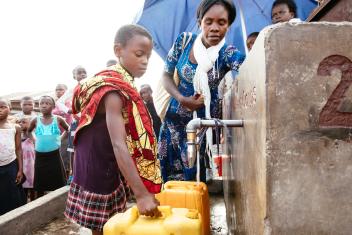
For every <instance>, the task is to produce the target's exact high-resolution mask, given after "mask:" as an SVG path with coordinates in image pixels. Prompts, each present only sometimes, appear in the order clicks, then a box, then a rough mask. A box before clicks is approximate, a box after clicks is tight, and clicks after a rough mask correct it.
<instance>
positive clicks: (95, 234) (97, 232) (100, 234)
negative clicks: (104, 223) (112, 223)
mask: <svg viewBox="0 0 352 235" xmlns="http://www.w3.org/2000/svg"><path fill="white" fill-rule="evenodd" d="M92 235H103V232H100V231H97V230H92Z"/></svg>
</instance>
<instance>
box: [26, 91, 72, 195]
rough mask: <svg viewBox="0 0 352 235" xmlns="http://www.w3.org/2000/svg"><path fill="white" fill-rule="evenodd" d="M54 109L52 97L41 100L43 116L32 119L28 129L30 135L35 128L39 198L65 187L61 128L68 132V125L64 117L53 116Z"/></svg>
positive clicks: (35, 180) (35, 175)
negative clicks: (48, 192) (61, 154)
mask: <svg viewBox="0 0 352 235" xmlns="http://www.w3.org/2000/svg"><path fill="white" fill-rule="evenodd" d="M54 107H55V101H54V99H53V98H52V97H50V96H42V97H41V98H40V99H39V109H40V112H41V115H39V116H38V117H37V118H34V119H32V121H31V122H30V125H29V128H28V133H30V134H31V132H32V131H33V130H34V128H35V136H36V141H35V163H34V189H35V190H36V191H37V192H38V196H42V195H43V194H44V191H53V190H55V189H58V188H60V187H62V186H64V185H65V173H64V169H63V163H62V160H61V156H60V146H61V131H60V128H59V127H60V126H61V127H62V128H63V129H64V130H65V131H67V130H68V124H67V123H66V121H65V120H64V119H63V118H62V117H60V116H55V115H53V114H52V111H53V109H54ZM30 136H31V135H30Z"/></svg>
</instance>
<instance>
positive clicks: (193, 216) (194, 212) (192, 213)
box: [186, 209, 199, 219]
mask: <svg viewBox="0 0 352 235" xmlns="http://www.w3.org/2000/svg"><path fill="white" fill-rule="evenodd" d="M186 217H187V218H189V219H199V217H198V211H197V210H196V209H188V212H187V214H186Z"/></svg>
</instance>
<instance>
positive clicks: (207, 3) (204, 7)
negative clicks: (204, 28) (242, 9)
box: [197, 0, 236, 25]
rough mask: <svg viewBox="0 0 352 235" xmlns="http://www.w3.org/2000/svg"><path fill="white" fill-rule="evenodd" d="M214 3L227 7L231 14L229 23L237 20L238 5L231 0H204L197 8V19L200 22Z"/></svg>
mask: <svg viewBox="0 0 352 235" xmlns="http://www.w3.org/2000/svg"><path fill="white" fill-rule="evenodd" d="M214 5H222V6H224V7H225V9H226V10H227V13H228V15H229V19H228V20H229V25H231V24H232V23H233V22H234V21H235V18H236V7H235V5H234V4H233V3H232V1H230V0H203V1H202V2H201V3H200V4H199V6H198V9H197V20H198V21H199V22H200V21H201V20H202V19H203V17H204V15H205V14H206V13H207V11H208V10H209V9H210V8H211V7H212V6H214Z"/></svg>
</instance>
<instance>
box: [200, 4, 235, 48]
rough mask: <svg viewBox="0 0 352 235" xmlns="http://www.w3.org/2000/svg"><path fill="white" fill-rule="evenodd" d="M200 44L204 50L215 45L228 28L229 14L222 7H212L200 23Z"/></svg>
mask: <svg viewBox="0 0 352 235" xmlns="http://www.w3.org/2000/svg"><path fill="white" fill-rule="evenodd" d="M200 27H201V29H202V32H203V37H202V42H203V44H204V46H205V47H206V48H208V47H211V46H215V45H217V44H218V43H219V42H220V41H221V40H222V39H223V38H224V37H225V34H226V32H227V29H228V28H229V14H228V12H227V10H226V8H225V7H224V6H223V5H219V4H215V5H213V6H212V7H211V8H210V9H209V10H208V11H207V12H206V13H205V14H204V16H203V18H202V19H201V22H200Z"/></svg>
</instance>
